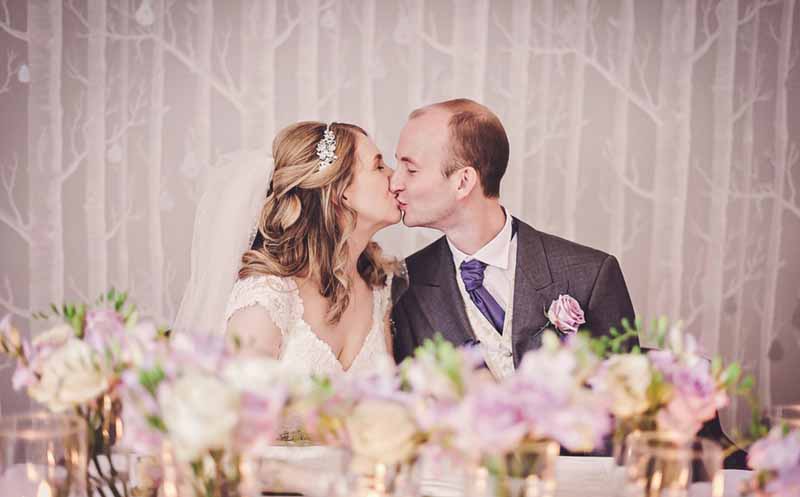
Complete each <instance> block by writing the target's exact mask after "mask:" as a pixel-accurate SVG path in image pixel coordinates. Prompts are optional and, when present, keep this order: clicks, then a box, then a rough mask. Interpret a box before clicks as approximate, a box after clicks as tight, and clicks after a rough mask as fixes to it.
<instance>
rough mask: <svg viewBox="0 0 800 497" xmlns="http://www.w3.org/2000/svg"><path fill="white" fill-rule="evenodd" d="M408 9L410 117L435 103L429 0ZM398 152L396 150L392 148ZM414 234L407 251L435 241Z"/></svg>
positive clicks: (417, 1) (415, 1) (411, 2)
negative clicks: (428, 66) (429, 71)
mask: <svg viewBox="0 0 800 497" xmlns="http://www.w3.org/2000/svg"><path fill="white" fill-rule="evenodd" d="M404 7H405V9H406V11H405V15H406V16H407V22H408V24H407V26H406V29H407V30H408V32H407V33H400V35H401V36H403V35H405V36H407V39H406V40H402V39H401V40H400V41H401V42H404V43H407V44H408V47H407V49H406V50H404V52H405V54H406V56H407V59H406V61H407V66H406V68H405V73H406V74H407V75H408V85H407V86H406V89H407V93H406V95H407V99H408V100H407V102H408V105H407V109H406V112H405V113H404V115H403V119H404V121H405V118H406V117H407V116H408V113H410V112H411V111H412V110H414V109H418V108H420V107H422V106H423V105H427V104H430V103H432V102H429V101H427V95H426V91H425V75H426V72H425V62H426V59H425V36H424V33H425V0H408V2H406V3H405V4H404ZM392 153H394V151H392ZM413 232H414V236H409V237H408V238H407V239H406V244H405V247H404V249H405V250H404V251H403V253H405V254H410V253H412V252H414V250H416V249H418V248H420V247H422V246H424V245H426V244H427V243H429V242H430V241H431V239H432V238H431V236H430V234H429V233H426V230H422V229H417V230H413Z"/></svg>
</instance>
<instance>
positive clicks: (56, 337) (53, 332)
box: [31, 323, 75, 349]
mask: <svg viewBox="0 0 800 497" xmlns="http://www.w3.org/2000/svg"><path fill="white" fill-rule="evenodd" d="M70 338H75V331H74V330H73V329H72V326H70V325H68V324H64V323H62V324H59V325H58V326H55V327H54V328H50V329H49V330H47V331H44V332H42V333H40V334H38V335H36V336H35V337H34V338H33V340H31V345H33V347H34V348H35V349H40V348H43V347H60V346H62V345H64V344H65V343H67V340H69V339H70Z"/></svg>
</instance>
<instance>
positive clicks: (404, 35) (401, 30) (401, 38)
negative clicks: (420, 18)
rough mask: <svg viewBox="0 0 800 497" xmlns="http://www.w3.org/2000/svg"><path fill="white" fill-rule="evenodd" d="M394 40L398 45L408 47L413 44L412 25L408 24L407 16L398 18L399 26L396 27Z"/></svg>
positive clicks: (393, 35)
mask: <svg viewBox="0 0 800 497" xmlns="http://www.w3.org/2000/svg"><path fill="white" fill-rule="evenodd" d="M392 38H393V39H394V42H395V43H397V44H398V45H408V44H409V43H411V23H409V22H408V17H407V16H400V17H398V18H397V25H396V26H395V27H394V32H393V33H392Z"/></svg>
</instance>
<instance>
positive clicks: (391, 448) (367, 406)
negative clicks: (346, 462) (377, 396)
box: [345, 400, 417, 473]
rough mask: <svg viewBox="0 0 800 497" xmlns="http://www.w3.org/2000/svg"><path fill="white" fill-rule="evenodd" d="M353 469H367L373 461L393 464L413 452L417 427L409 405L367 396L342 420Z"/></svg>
mask: <svg viewBox="0 0 800 497" xmlns="http://www.w3.org/2000/svg"><path fill="white" fill-rule="evenodd" d="M345 426H346V428H347V431H348V433H349V434H350V440H351V444H352V450H353V456H354V457H353V465H354V469H355V470H356V471H357V472H360V473H369V472H371V471H372V470H373V469H374V465H375V464H376V463H383V464H395V463H400V462H404V461H407V460H409V459H411V457H412V456H413V455H414V451H415V449H416V441H415V440H414V438H415V435H416V433H417V427H416V425H415V424H414V420H413V419H412V417H411V414H410V413H409V412H408V409H407V408H406V407H405V406H403V405H402V404H399V403H397V402H392V401H388V400H366V401H363V402H361V403H359V404H358V406H356V408H355V409H354V410H353V413H352V414H351V415H350V416H349V417H348V418H347V420H346V421H345Z"/></svg>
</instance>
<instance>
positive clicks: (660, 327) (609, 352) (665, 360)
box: [589, 319, 753, 442]
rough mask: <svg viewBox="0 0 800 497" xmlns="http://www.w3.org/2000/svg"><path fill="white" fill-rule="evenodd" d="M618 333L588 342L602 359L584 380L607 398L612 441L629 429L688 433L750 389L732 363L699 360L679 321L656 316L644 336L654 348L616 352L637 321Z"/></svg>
mask: <svg viewBox="0 0 800 497" xmlns="http://www.w3.org/2000/svg"><path fill="white" fill-rule="evenodd" d="M622 325H623V331H622V332H618V331H617V330H612V331H611V336H610V337H603V338H601V339H596V340H594V341H593V347H594V349H595V351H596V352H597V353H598V354H599V355H602V356H605V357H606V359H605V360H604V361H603V362H602V363H601V364H600V366H599V368H598V370H597V372H596V374H594V375H593V376H592V378H591V379H590V380H589V381H590V383H591V384H592V386H593V387H594V388H595V389H596V390H597V391H598V392H599V393H601V394H602V395H603V396H604V397H606V398H607V399H608V403H609V408H610V410H611V412H612V414H613V415H614V416H615V418H616V420H617V432H616V434H615V437H616V441H617V442H621V438H622V437H624V435H626V434H627V433H628V432H630V431H632V430H634V429H640V430H660V431H664V432H672V433H674V434H678V435H680V436H683V437H687V438H691V437H693V436H694V435H695V434H696V433H697V432H698V431H699V430H700V428H701V427H702V425H703V423H704V422H705V421H708V420H710V419H713V418H714V416H715V413H716V412H717V410H718V409H720V408H722V407H724V406H726V405H727V404H728V402H729V398H730V395H732V394H742V393H745V392H747V391H749V390H750V388H751V387H752V383H753V380H752V378H750V377H747V378H743V377H742V372H741V368H740V367H739V365H738V364H736V363H733V364H730V365H729V366H727V367H723V364H722V360H721V359H719V358H716V359H714V360H713V361H709V360H707V359H706V358H704V357H703V356H702V355H701V353H700V350H699V348H698V346H697V343H696V341H695V339H694V337H693V336H691V335H689V334H686V333H684V332H683V331H682V330H681V327H680V325H673V326H670V325H669V323H668V321H667V320H666V319H661V320H658V321H656V322H655V324H654V325H653V326H652V327H651V328H650V329H649V330H645V332H644V333H645V335H644V336H645V339H647V340H648V341H649V342H651V343H655V344H656V346H657V349H655V350H651V351H648V352H642V351H641V350H640V349H639V347H634V348H633V350H632V351H630V352H624V351H622V350H621V344H623V343H626V342H628V341H629V340H630V338H631V337H632V336H635V334H636V332H637V331H636V330H642V329H643V328H642V326H641V323H638V324H637V326H636V328H632V327H631V326H630V324H629V323H628V322H627V321H623V323H622Z"/></svg>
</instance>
